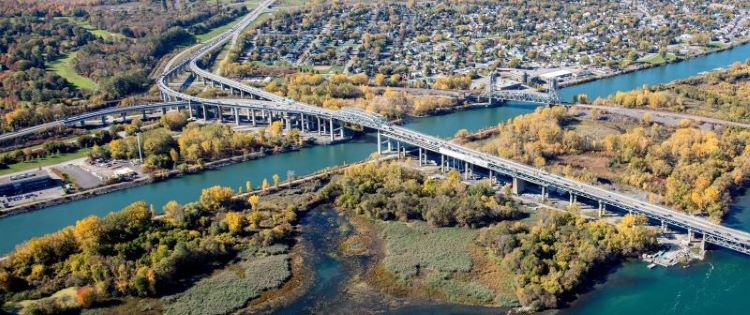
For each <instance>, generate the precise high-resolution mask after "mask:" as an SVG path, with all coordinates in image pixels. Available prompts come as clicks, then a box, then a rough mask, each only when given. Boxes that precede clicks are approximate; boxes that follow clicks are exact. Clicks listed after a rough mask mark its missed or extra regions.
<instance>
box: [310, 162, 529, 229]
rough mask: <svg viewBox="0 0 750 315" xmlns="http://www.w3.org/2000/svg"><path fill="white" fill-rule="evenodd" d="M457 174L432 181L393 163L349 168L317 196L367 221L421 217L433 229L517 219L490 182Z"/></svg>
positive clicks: (450, 174) (512, 208) (511, 208)
mask: <svg viewBox="0 0 750 315" xmlns="http://www.w3.org/2000/svg"><path fill="white" fill-rule="evenodd" d="M460 176H461V175H460V174H459V173H458V172H456V171H455V170H454V171H451V172H450V173H449V174H448V176H447V178H446V179H445V180H433V179H428V178H425V177H424V176H423V175H422V174H420V173H419V172H417V171H415V170H411V169H408V168H404V167H402V166H399V165H397V164H385V165H382V166H378V165H375V164H364V165H358V166H352V167H349V168H347V169H346V170H345V171H344V175H343V176H341V177H340V178H338V179H336V180H333V181H332V182H331V183H329V184H328V185H326V187H324V188H323V189H322V190H321V191H320V195H321V196H322V197H323V198H327V199H331V200H334V202H335V204H336V206H338V207H339V208H341V209H345V210H348V211H352V212H354V213H356V214H360V215H365V216H366V217H369V218H378V219H381V220H399V221H408V220H411V219H419V220H423V221H426V222H428V223H430V224H431V225H433V226H461V227H478V226H483V225H487V224H490V223H492V222H496V221H498V220H503V219H509V218H513V217H516V216H518V215H519V213H518V212H517V211H516V209H515V208H514V207H513V206H512V203H511V202H510V201H509V200H506V199H499V198H498V197H496V196H494V195H493V193H492V190H491V189H490V187H489V185H488V184H486V183H485V184H479V185H475V186H467V185H466V184H464V183H462V182H461V179H460Z"/></svg>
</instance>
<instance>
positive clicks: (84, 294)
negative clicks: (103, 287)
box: [76, 286, 97, 308]
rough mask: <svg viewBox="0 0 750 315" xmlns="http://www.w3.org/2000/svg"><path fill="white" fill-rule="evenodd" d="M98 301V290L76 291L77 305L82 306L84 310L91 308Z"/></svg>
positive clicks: (86, 287)
mask: <svg viewBox="0 0 750 315" xmlns="http://www.w3.org/2000/svg"><path fill="white" fill-rule="evenodd" d="M96 300H97V294H96V290H94V288H92V287H89V286H85V287H80V288H78V290H77V291H76V303H78V305H80V306H81V307H82V308H90V307H91V306H93V305H94V303H96Z"/></svg>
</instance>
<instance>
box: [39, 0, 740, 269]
mask: <svg viewBox="0 0 750 315" xmlns="http://www.w3.org/2000/svg"><path fill="white" fill-rule="evenodd" d="M272 3H273V0H267V1H264V2H263V3H261V4H260V5H259V6H258V7H257V8H256V9H255V10H253V11H252V12H251V13H249V14H248V15H247V17H246V18H243V19H242V20H241V21H240V22H239V23H238V24H237V25H235V26H234V27H232V28H231V29H229V30H227V31H226V32H224V33H222V34H220V35H219V36H217V37H216V38H213V39H211V40H208V41H206V42H205V43H203V44H201V45H199V46H198V47H196V48H195V49H194V51H193V52H192V54H189V55H188V56H187V57H186V55H178V56H177V57H179V58H177V57H176V58H175V59H173V60H171V61H170V62H169V63H168V66H167V67H166V68H165V70H164V72H163V73H162V74H161V76H160V77H159V79H158V82H157V84H158V87H159V90H160V91H161V92H162V96H163V97H164V98H165V100H167V101H168V102H165V103H158V104H155V105H154V106H155V107H156V108H164V107H165V106H166V105H165V104H170V106H173V107H175V106H187V107H188V108H189V110H190V113H191V115H193V111H194V110H197V109H198V107H202V108H203V115H204V118H206V117H207V116H206V106H214V107H217V108H219V109H220V110H221V112H223V109H224V108H231V109H233V112H234V114H235V117H236V119H237V122H238V123H239V110H240V109H245V110H261V111H269V112H275V113H277V114H283V115H284V117H288V116H289V115H296V116H298V118H299V120H298V121H299V122H300V125H301V126H302V128H303V129H304V128H305V126H309V125H311V124H314V123H317V126H318V132H320V131H321V127H323V129H325V125H326V123H325V122H323V123H321V120H323V121H325V120H328V123H327V125H328V132H329V133H330V135H331V138H332V139H333V137H334V134H335V132H334V121H337V122H338V123H339V125H340V128H339V130H340V132H341V135H343V130H344V125H345V124H350V125H359V126H362V127H365V128H369V129H372V130H376V131H377V132H378V152H381V150H382V141H381V140H382V139H381V138H382V137H385V138H386V139H388V141H389V142H390V141H391V140H394V141H397V142H398V143H399V144H400V143H403V144H408V145H411V146H414V147H418V148H419V149H420V150H419V151H420V155H419V160H420V162H422V160H423V158H427V155H426V154H422V152H423V151H427V152H432V153H433V155H435V156H438V157H439V161H440V168H441V169H444V168H446V167H447V166H449V164H448V163H447V162H448V160H453V161H454V162H455V161H460V162H462V164H464V166H463V171H464V172H465V173H467V174H468V173H469V172H471V170H472V169H473V168H481V169H485V170H487V171H489V174H490V176H491V177H492V176H496V175H498V174H501V175H505V176H508V177H512V178H513V183H514V188H515V189H514V190H515V191H520V190H521V189H522V188H521V186H524V185H525V184H530V185H537V186H539V187H541V190H542V196H546V195H547V194H548V193H549V191H550V190H555V191H558V192H566V193H568V194H570V197H571V201H573V202H575V200H576V199H577V197H582V198H585V199H587V200H590V201H592V202H594V203H598V205H599V207H600V209H602V208H604V207H611V208H616V209H619V210H621V211H628V212H632V213H640V214H644V215H646V216H647V217H649V218H650V219H652V220H655V221H659V222H661V223H662V224H669V225H672V226H675V227H678V228H682V229H685V230H687V231H688V232H689V234H690V235H691V236H692V235H693V234H700V235H702V236H703V240H704V241H705V242H708V243H712V244H716V245H719V246H722V247H725V248H729V249H733V250H736V251H738V252H741V253H745V254H750V233H748V232H745V231H741V230H737V229H732V228H729V227H726V226H722V225H719V224H715V223H713V222H711V221H709V220H707V219H706V218H702V217H696V216H691V215H687V214H685V213H683V212H678V211H674V210H672V209H669V208H666V207H663V206H659V205H655V204H651V203H648V202H646V201H643V200H639V199H636V198H633V197H630V196H627V195H623V194H620V193H617V192H614V191H609V190H605V189H602V188H600V187H596V186H594V185H590V184H586V183H580V182H576V181H573V180H571V179H567V178H564V177H561V176H558V175H555V174H552V173H549V172H546V171H544V170H541V169H537V168H533V167H531V166H528V165H525V164H521V163H518V162H515V161H512V160H508V159H504V158H500V157H497V156H493V155H490V154H487V153H483V152H479V151H476V150H472V149H469V148H466V147H463V146H461V145H458V144H455V143H452V142H449V141H446V140H443V139H440V138H437V137H433V136H430V135H426V134H423V133H420V132H417V131H414V130H410V129H407V128H404V127H399V126H396V125H392V124H390V123H389V122H387V121H386V120H385V119H384V118H383V117H380V116H379V115H375V114H372V113H369V112H366V111H362V110H359V109H351V108H348V109H342V110H328V109H324V108H320V107H316V106H312V105H308V104H305V103H301V102H297V101H294V100H291V99H287V98H284V97H282V96H279V95H275V94H273V93H269V92H266V91H263V90H260V89H257V88H254V87H251V86H248V85H245V84H242V83H241V82H237V81H234V80H231V79H228V78H224V77H221V76H218V75H216V74H213V73H210V72H208V71H205V70H203V69H201V68H200V67H199V63H198V60H200V59H201V58H203V57H204V56H206V55H207V54H209V53H211V52H214V51H215V50H217V49H219V48H220V47H222V46H223V45H224V44H226V43H227V42H228V41H230V40H231V39H232V38H234V37H235V36H236V35H237V34H238V33H239V32H241V31H242V29H244V28H245V27H246V26H247V25H249V23H250V22H252V20H254V19H255V18H256V17H257V16H259V15H260V14H261V13H262V12H263V11H264V10H265V9H266V8H267V7H268V6H269V5H271V4H272ZM185 71H188V72H190V73H192V74H193V75H195V76H197V77H199V78H201V79H204V80H207V81H211V82H214V83H218V84H220V85H221V86H222V87H223V88H229V89H231V90H232V91H233V93H234V92H235V91H236V92H238V93H239V97H240V98H238V99H206V98H199V97H195V96H192V95H187V94H185V93H182V92H181V91H177V90H174V89H172V88H171V87H170V86H169V82H170V80H172V79H174V78H176V77H177V76H178V74H180V73H181V72H185ZM234 95H236V94H234ZM548 96H549V95H548ZM245 97H251V98H255V99H246V98H245ZM553 97H554V95H553ZM540 101H541V99H540ZM144 106H145V105H144ZM143 109H144V108H138V110H143ZM112 110H115V109H112ZM130 110H136V109H134V108H133V109H130ZM119 113H120V114H121V112H119ZM116 114H118V112H117V111H108V110H104V111H99V112H94V113H90V114H85V115H81V117H75V118H69V119H66V120H63V121H60V122H56V123H57V124H58V125H65V124H74V123H77V122H78V123H80V121H81V120H85V119H89V118H94V117H103V116H105V115H116ZM249 117H250V116H249ZM254 117H255V114H252V118H253V120H252V121H253V123H254V122H255V120H254ZM305 118H307V119H305ZM285 119H286V120H285V121H286V125H287V128H288V126H289V125H290V120H289V118H285ZM50 124H55V123H50ZM52 126H54V125H52ZM37 127H38V128H43V127H42V126H37ZM399 147H400V145H399ZM454 165H455V163H454Z"/></svg>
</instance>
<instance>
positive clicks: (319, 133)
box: [315, 116, 323, 136]
mask: <svg viewBox="0 0 750 315" xmlns="http://www.w3.org/2000/svg"><path fill="white" fill-rule="evenodd" d="M315 117H316V118H317V119H318V136H320V135H322V134H323V132H322V131H321V129H320V116H315Z"/></svg>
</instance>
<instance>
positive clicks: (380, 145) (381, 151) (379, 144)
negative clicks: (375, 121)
mask: <svg viewBox="0 0 750 315" xmlns="http://www.w3.org/2000/svg"><path fill="white" fill-rule="evenodd" d="M381 154H383V143H382V142H381V139H380V130H378V155H381Z"/></svg>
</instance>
